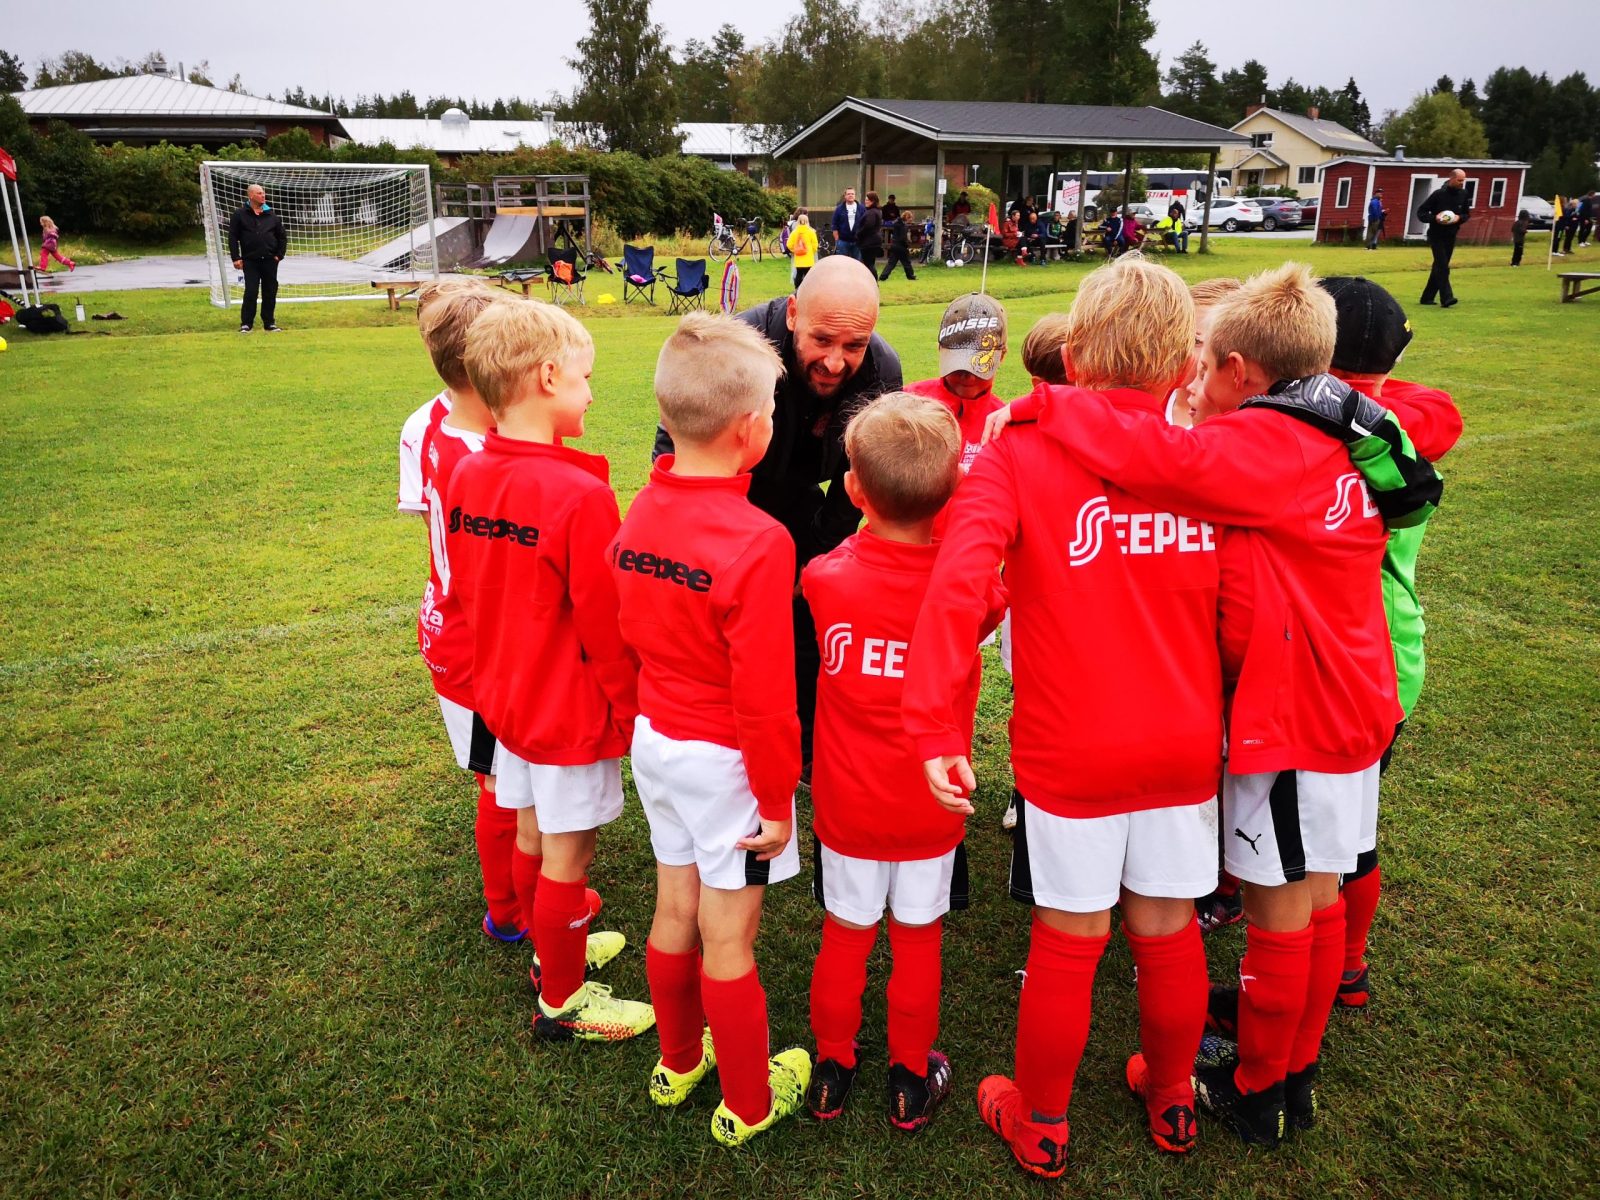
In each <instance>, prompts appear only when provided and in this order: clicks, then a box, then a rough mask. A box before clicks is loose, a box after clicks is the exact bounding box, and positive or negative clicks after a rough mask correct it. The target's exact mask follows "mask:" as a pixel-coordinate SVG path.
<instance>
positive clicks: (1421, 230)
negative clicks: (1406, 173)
mask: <svg viewBox="0 0 1600 1200" xmlns="http://www.w3.org/2000/svg"><path fill="white" fill-rule="evenodd" d="M1439 182H1440V180H1439V177H1438V176H1437V175H1413V176H1412V177H1411V203H1410V204H1408V205H1407V206H1406V236H1407V237H1410V238H1416V237H1426V236H1427V233H1428V227H1427V226H1426V225H1424V224H1423V223H1422V222H1421V221H1419V220H1417V209H1419V208H1421V207H1422V202H1423V201H1424V200H1426V199H1427V198H1428V197H1429V196H1431V195H1433V190H1434V189H1435V188H1436V187H1438V186H1439Z"/></svg>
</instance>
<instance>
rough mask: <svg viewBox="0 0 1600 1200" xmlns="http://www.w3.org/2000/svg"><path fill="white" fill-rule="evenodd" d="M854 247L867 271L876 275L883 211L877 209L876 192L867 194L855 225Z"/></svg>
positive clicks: (881, 236) (881, 251)
mask: <svg viewBox="0 0 1600 1200" xmlns="http://www.w3.org/2000/svg"><path fill="white" fill-rule="evenodd" d="M856 246H857V248H858V249H860V251H861V261H862V262H863V263H865V264H866V268H867V270H869V271H871V272H872V273H873V274H874V275H876V274H877V273H878V260H879V259H880V258H882V257H883V209H881V208H879V207H878V193H877V192H868V193H867V207H866V208H865V209H864V210H862V213H861V219H860V220H859V221H858V222H857V223H856Z"/></svg>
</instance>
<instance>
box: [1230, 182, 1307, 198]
mask: <svg viewBox="0 0 1600 1200" xmlns="http://www.w3.org/2000/svg"><path fill="white" fill-rule="evenodd" d="M1235 194H1236V195H1238V196H1242V197H1250V196H1282V197H1283V198H1284V199H1285V200H1298V199H1300V189H1299V188H1292V187H1260V186H1259V185H1255V184H1252V185H1251V186H1249V187H1243V188H1240V189H1239V190H1238V192H1237V193H1235Z"/></svg>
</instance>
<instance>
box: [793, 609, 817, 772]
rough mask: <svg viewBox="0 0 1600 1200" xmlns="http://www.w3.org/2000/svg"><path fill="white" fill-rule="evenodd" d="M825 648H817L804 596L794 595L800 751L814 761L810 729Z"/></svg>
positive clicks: (795, 674) (809, 611)
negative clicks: (818, 675) (818, 676)
mask: <svg viewBox="0 0 1600 1200" xmlns="http://www.w3.org/2000/svg"><path fill="white" fill-rule="evenodd" d="M821 669H822V651H820V650H819V649H817V626H816V623H815V622H813V621H812V619H811V606H810V605H809V604H807V603H806V599H805V597H804V596H796V597H795V598H794V696H795V707H796V710H797V711H798V713H799V716H800V754H801V757H802V759H803V760H805V761H807V762H809V761H810V760H811V730H812V728H813V727H814V726H815V725H816V723H817V672H818V671H820V670H821Z"/></svg>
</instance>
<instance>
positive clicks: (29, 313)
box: [17, 304, 72, 333]
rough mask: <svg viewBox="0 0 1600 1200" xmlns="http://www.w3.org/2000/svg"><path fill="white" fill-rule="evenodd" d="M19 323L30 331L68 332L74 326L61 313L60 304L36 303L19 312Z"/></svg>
mask: <svg viewBox="0 0 1600 1200" xmlns="http://www.w3.org/2000/svg"><path fill="white" fill-rule="evenodd" d="M17 324H18V325H21V326H22V327H23V328H24V329H26V330H27V331H28V332H29V333H66V332H67V330H69V329H71V328H72V326H70V325H68V324H67V319H66V318H65V317H63V316H62V315H61V305H59V304H35V305H30V306H29V307H27V308H25V309H23V310H22V311H21V312H19V313H17Z"/></svg>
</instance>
